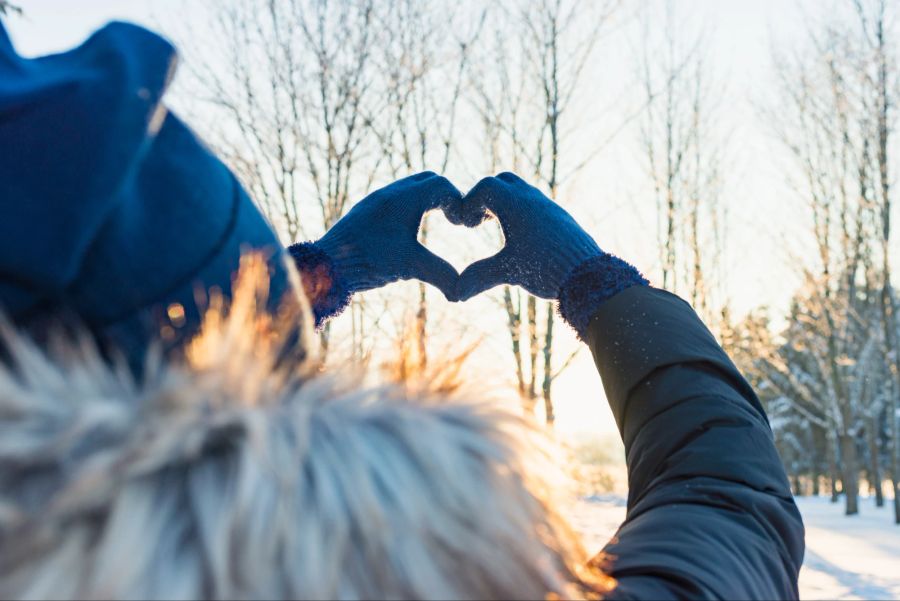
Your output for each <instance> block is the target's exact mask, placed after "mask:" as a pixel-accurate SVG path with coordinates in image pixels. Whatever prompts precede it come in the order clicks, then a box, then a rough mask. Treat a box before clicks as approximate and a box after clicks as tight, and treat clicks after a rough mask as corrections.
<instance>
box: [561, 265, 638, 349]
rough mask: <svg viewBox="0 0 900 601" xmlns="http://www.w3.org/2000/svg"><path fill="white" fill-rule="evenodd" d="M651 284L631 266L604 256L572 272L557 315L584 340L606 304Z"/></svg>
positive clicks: (567, 280)
mask: <svg viewBox="0 0 900 601" xmlns="http://www.w3.org/2000/svg"><path fill="white" fill-rule="evenodd" d="M649 283H650V282H649V281H648V280H647V278H645V277H644V276H643V275H641V272H639V271H638V270H637V269H636V268H635V267H634V266H633V265H631V264H629V263H626V262H625V261H623V260H622V259H620V258H619V257H617V256H615V255H611V254H609V253H603V254H602V255H599V256H597V257H594V258H592V259H588V260H587V261H585V262H583V263H582V264H581V265H579V266H578V267H576V268H575V269H574V270H572V273H571V274H569V276H568V277H567V278H566V281H565V283H563V285H562V287H561V288H560V291H559V297H558V298H559V314H560V316H562V318H563V319H565V320H566V322H567V323H568V324H569V325H570V326H572V328H573V329H574V330H575V332H576V333H577V334H578V339H579V340H584V339H585V336H586V335H587V327H588V324H589V323H590V320H591V317H593V316H594V314H595V313H596V312H597V309H598V308H599V307H600V305H602V304H603V303H604V302H606V301H607V300H609V299H611V298H612V297H613V296H615V295H616V294H618V293H619V292H622V291H623V290H625V289H627V288H631V287H632V286H647V285H648V284H649Z"/></svg>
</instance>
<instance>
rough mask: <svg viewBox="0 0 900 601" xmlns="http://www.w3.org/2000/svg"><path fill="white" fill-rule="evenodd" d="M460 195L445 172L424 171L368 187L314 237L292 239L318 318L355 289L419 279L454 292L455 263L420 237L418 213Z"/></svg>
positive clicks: (346, 299)
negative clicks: (368, 191)
mask: <svg viewBox="0 0 900 601" xmlns="http://www.w3.org/2000/svg"><path fill="white" fill-rule="evenodd" d="M461 197H462V195H461V194H460V192H459V190H457V189H456V188H455V187H454V186H453V184H451V183H450V181H449V180H447V178H445V177H441V176H439V175H436V174H435V173H432V172H430V171H426V172H423V173H419V174H416V175H412V176H409V177H407V178H404V179H401V180H398V181H396V182H394V183H392V184H390V185H389V186H386V187H384V188H381V189H380V190H376V191H375V192H373V193H371V194H370V195H368V196H367V197H365V198H364V199H363V200H361V201H360V202H359V203H357V204H356V206H354V207H353V208H352V209H351V210H350V212H349V213H347V214H346V215H345V216H344V217H343V218H342V219H341V220H340V221H338V222H337V223H336V224H335V225H334V227H332V228H331V229H330V230H328V231H327V232H326V233H325V235H324V236H322V238H320V239H319V240H318V241H316V242H305V243H302V244H296V245H294V246H292V247H290V248H289V249H288V250H289V252H290V253H291V255H292V256H293V258H294V261H295V263H296V264H297V268H298V269H299V270H300V272H301V275H303V276H305V278H304V279H305V281H304V285H305V287H306V291H307V295H308V296H309V297H310V300H311V302H312V305H313V311H314V313H315V317H316V321H317V323H319V324H321V322H322V321H323V320H324V319H325V318H327V317H331V316H333V315H335V314H337V313H339V312H340V311H341V310H342V309H343V308H344V307H345V306H346V305H347V303H348V302H349V300H350V296H351V295H352V294H353V293H354V292H361V291H364V290H370V289H372V288H379V287H381V286H384V285H385V284H389V283H391V282H396V281H397V280H409V279H419V280H422V281H423V282H427V283H429V284H431V285H433V286H435V287H436V288H438V289H439V290H440V291H441V292H443V293H444V296H446V297H448V298H452V297H453V295H454V294H455V289H456V280H457V278H458V277H459V274H458V273H457V271H456V269H454V268H453V266H452V265H450V264H449V263H448V262H447V261H445V260H443V259H441V258H440V257H438V256H437V255H435V254H434V253H432V252H431V251H429V250H428V249H427V248H425V247H424V246H422V245H421V244H420V243H419V241H418V232H419V225H420V223H421V222H422V216H423V215H424V214H425V213H426V212H428V211H431V210H434V209H441V208H445V207H447V206H449V205H450V204H451V203H453V202H458V201H459V199H460V198H461Z"/></svg>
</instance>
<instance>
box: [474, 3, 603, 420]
mask: <svg viewBox="0 0 900 601" xmlns="http://www.w3.org/2000/svg"><path fill="white" fill-rule="evenodd" d="M618 4H619V3H618V2H617V1H615V0H609V1H605V2H591V1H587V0H540V1H539V2H525V1H521V2H516V1H510V2H507V3H503V4H502V5H501V6H500V7H499V8H498V10H496V11H495V12H494V15H493V16H494V22H493V27H494V28H495V29H494V31H495V35H494V36H493V38H492V39H491V44H490V45H489V46H488V47H487V49H486V50H487V56H486V57H485V58H484V65H485V70H484V71H482V72H481V76H482V77H481V79H480V80H479V81H478V82H477V85H476V86H475V87H476V90H477V92H476V101H475V104H476V107H477V109H478V112H479V115H480V117H481V121H482V125H483V127H484V130H485V134H486V135H485V137H486V142H487V146H488V148H489V153H488V154H489V157H490V163H491V167H492V170H497V169H498V168H501V167H502V168H506V169H513V170H516V171H520V172H525V173H526V174H530V175H531V176H532V177H533V179H534V181H535V183H536V184H537V185H538V186H540V187H542V188H544V190H545V191H546V192H547V193H548V195H549V196H550V197H551V198H555V199H557V200H559V196H560V189H561V186H563V185H564V183H565V182H566V180H567V178H569V177H571V176H572V175H574V174H575V173H576V172H577V170H578V169H580V168H581V167H583V166H584V164H585V163H586V162H585V161H584V160H583V159H585V158H586V157H585V156H577V155H575V154H574V153H573V154H572V156H571V157H570V158H569V159H567V158H566V157H568V156H569V155H565V156H564V153H565V152H567V150H566V143H567V142H568V141H569V139H570V138H571V137H573V133H574V132H575V131H576V130H577V128H578V127H579V126H581V125H583V121H581V120H580V119H579V118H578V114H577V113H576V112H571V111H570V109H571V108H572V103H573V100H574V99H575V97H576V92H578V90H579V82H581V81H582V76H583V74H584V70H585V67H586V66H587V65H588V62H589V60H590V58H591V57H592V56H593V54H594V50H595V48H596V46H597V44H598V42H599V40H600V39H601V38H602V35H603V33H604V32H605V30H606V28H607V27H608V26H609V22H610V17H611V16H612V15H613V14H614V12H615V10H616V8H617V7H618ZM504 149H505V150H504ZM588 154H590V153H588ZM565 165H568V166H569V167H571V168H570V169H565ZM523 296H524V298H523ZM523 306H524V309H523ZM503 307H504V310H505V311H506V314H507V325H508V328H509V333H510V340H511V349H512V354H513V357H514V360H515V368H516V377H517V381H518V389H519V391H520V393H522V395H523V400H524V403H525V406H526V408H527V409H529V410H530V409H532V408H534V406H535V404H536V401H537V399H538V394H539V392H538V382H540V396H541V397H542V398H543V401H544V411H545V415H546V420H547V423H548V424H551V425H552V424H553V421H554V419H555V415H554V408H553V396H552V386H553V382H554V380H555V379H556V378H557V377H558V376H559V374H560V373H562V371H564V370H565V368H566V367H568V365H569V364H570V363H571V360H572V358H573V357H574V355H573V356H570V357H569V358H567V359H565V360H564V361H563V362H562V363H561V364H560V365H559V366H557V365H555V363H554V355H553V349H554V324H555V320H556V315H555V310H554V305H553V303H549V302H547V303H545V302H542V301H539V300H538V299H537V298H535V297H534V296H531V295H521V294H520V292H519V291H518V290H513V289H511V288H504V290H503ZM523 327H524V329H525V334H526V337H527V344H523V343H522V338H523V337H522V332H521V329H522V328H523Z"/></svg>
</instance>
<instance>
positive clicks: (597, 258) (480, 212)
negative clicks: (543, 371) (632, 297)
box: [444, 173, 647, 337]
mask: <svg viewBox="0 0 900 601" xmlns="http://www.w3.org/2000/svg"><path fill="white" fill-rule="evenodd" d="M444 213H445V214H446V215H447V218H448V219H449V220H450V221H451V222H453V223H456V224H462V225H466V226H468V227H475V226H477V225H478V224H480V223H481V222H482V221H484V220H485V219H488V218H490V216H491V215H493V216H494V217H496V218H497V219H498V220H499V221H500V227H501V228H502V230H503V235H504V237H505V239H506V245H505V246H504V247H503V249H502V250H501V251H500V252H499V253H497V254H496V255H494V256H493V257H488V258H487V259H483V260H481V261H478V262H476V263H473V264H472V265H470V266H469V267H467V268H466V269H465V270H464V271H463V272H462V274H461V275H460V276H459V281H458V283H457V287H456V298H457V299H458V300H467V299H469V298H471V297H473V296H475V295H476V294H479V293H481V292H483V291H485V290H488V289H490V288H493V287H494V286H499V285H501V284H513V285H517V286H521V287H523V288H525V290H527V291H528V292H530V293H531V294H534V295H535V296H539V297H541V298H548V299H557V300H559V301H560V313H561V314H562V316H563V318H565V319H566V321H567V322H568V323H569V324H570V325H571V326H572V327H573V328H574V329H575V330H576V332H578V334H579V336H581V337H584V335H585V333H586V330H587V324H588V321H589V320H590V318H591V316H592V315H593V314H594V312H595V311H596V309H597V308H598V306H599V305H600V304H601V303H602V302H603V301H605V300H606V299H608V298H611V297H612V296H613V295H615V294H616V293H618V292H620V291H622V290H624V289H625V288H628V287H630V286H634V285H645V284H646V283H647V280H646V279H644V278H643V277H642V276H641V274H640V273H639V272H638V271H637V270H636V269H635V268H634V267H632V266H631V265H629V264H628V263H626V262H624V261H622V260H621V259H618V258H616V257H614V256H612V255H610V254H607V253H604V252H603V251H602V250H600V247H599V246H597V243H596V242H594V239H593V238H591V237H590V236H589V235H588V234H587V232H585V231H584V230H583V229H582V228H581V226H579V225H578V223H576V222H575V220H574V219H573V218H572V216H571V215H569V214H568V213H567V212H566V211H565V210H564V209H563V208H562V207H560V206H559V205H558V204H556V203H555V202H553V201H552V200H550V199H549V198H547V197H546V196H544V194H543V193H541V191H540V190H538V189H537V188H535V187H533V186H530V185H528V184H527V183H525V182H524V181H523V180H522V179H521V178H519V177H518V176H517V175H514V174H512V173H501V174H500V175H498V176H497V177H488V178H485V179H483V180H481V181H480V182H479V183H478V184H477V185H476V186H475V187H474V188H472V190H471V191H470V192H469V193H468V194H467V195H466V196H465V198H463V199H462V200H460V201H459V202H456V203H453V204H452V205H450V206H449V207H448V208H445V209H444Z"/></svg>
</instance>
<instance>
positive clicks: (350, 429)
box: [0, 24, 803, 599]
mask: <svg viewBox="0 0 900 601" xmlns="http://www.w3.org/2000/svg"><path fill="white" fill-rule="evenodd" d="M173 64H174V53H173V51H172V49H171V47H170V46H169V45H168V44H167V43H166V42H164V41H163V40H161V39H160V38H158V37H156V36H155V35H153V34H151V33H149V32H147V31H144V30H142V29H140V28H137V27H134V26H131V25H125V24H112V25H109V26H107V27H105V28H104V29H102V30H100V31H99V32H98V33H96V34H95V35H94V36H92V37H91V38H90V39H89V40H88V41H87V42H86V43H85V44H84V45H83V46H81V47H79V48H76V49H74V50H72V51H71V52H67V53H64V54H60V55H55V56H48V57H42V58H40V59H33V60H26V59H23V58H21V57H19V56H18V55H17V54H16V53H15V51H14V50H13V47H12V44H11V43H10V42H9V39H8V38H7V37H6V35H5V32H3V31H2V29H0V147H2V148H3V160H2V161H0V170H2V171H0V216H2V219H0V305H2V307H3V309H4V311H5V313H6V315H7V316H8V318H9V320H10V321H12V322H13V324H15V325H16V326H17V328H18V329H20V330H24V331H28V332H30V333H31V335H32V336H34V337H35V338H36V339H37V340H38V341H39V345H37V346H36V345H35V344H33V343H32V342H29V340H28V339H27V338H25V337H24V336H23V335H21V334H16V333H13V332H12V331H10V329H9V328H5V333H4V335H3V338H2V340H3V343H2V346H3V347H4V349H5V360H4V361H3V362H2V363H0V596H3V597H15V598H18V597H30V598H31V597H35V598H44V597H53V598H88V597H90V598H93V597H139V598H176V597H177V598H209V597H216V598H233V597H265V598H298V597H302V598H382V597H385V598H386V597H392V598H393V597H397V598H400V597H404V598H426V597H430V598H504V599H506V598H544V597H551V596H562V597H575V596H579V597H585V598H595V597H597V596H605V597H608V598H622V599H625V598H652V599H661V598H712V597H715V598H729V599H732V598H734V599H736V598H765V599H772V598H796V597H797V575H798V572H799V569H800V564H801V562H802V556H803V526H802V523H801V520H800V516H799V514H798V512H797V509H796V506H795V505H794V502H793V499H792V497H791V493H790V490H789V486H788V482H787V479H786V477H785V474H784V471H783V469H782V467H781V464H780V461H779V459H778V456H777V454H776V451H775V448H774V445H773V442H772V437H771V432H770V429H769V426H768V423H767V419H766V416H765V413H764V411H763V409H762V407H761V405H760V403H759V401H758V399H757V398H756V396H755V395H754V393H753V391H752V390H751V389H750V387H749V386H748V385H747V383H746V381H745V380H744V379H743V378H742V377H741V375H740V374H739V373H738V371H737V370H736V369H735V367H734V365H733V364H732V363H731V361H730V360H729V359H728V357H727V356H726V355H725V353H724V352H723V351H722V349H721V348H720V347H719V346H718V344H717V343H716V341H715V339H714V338H713V336H712V335H711V334H710V333H709V331H708V330H707V329H706V328H705V327H704V326H703V324H702V323H701V322H700V320H699V319H698V318H697V316H696V315H695V314H694V312H693V311H692V310H691V308H690V307H689V306H688V305H687V304H686V303H684V302H683V301H681V300H680V299H678V298H677V297H675V296H673V295H671V294H669V293H667V292H664V291H661V290H657V289H654V288H652V287H650V286H649V285H648V283H647V281H646V280H645V279H644V278H643V277H642V276H641V275H640V274H639V273H638V272H637V271H636V270H635V269H634V268H633V267H631V266H630V265H628V264H627V263H625V262H624V261H622V260H620V259H617V258H615V257H613V256H612V255H610V254H607V253H605V252H603V251H602V250H601V249H600V248H599V246H598V245H597V244H596V243H595V241H594V240H593V239H592V238H591V237H590V236H589V235H588V234H587V233H586V232H585V231H584V230H583V229H582V228H581V227H580V226H578V224H577V223H576V222H575V221H574V220H573V219H572V217H571V216H569V215H568V214H567V213H566V212H565V211H564V210H563V209H561V208H560V207H559V206H558V205H556V204H555V203H554V202H553V201H552V200H550V199H548V198H546V197H545V196H544V195H543V194H541V193H540V191H538V190H537V189H535V188H533V187H531V186H529V185H528V184H526V183H525V182H523V181H522V180H521V179H519V178H518V177H517V176H515V175H512V174H508V173H505V174H500V175H498V176H497V177H490V178H486V179H484V180H482V181H481V182H480V183H479V184H478V185H477V186H475V188H473V189H472V190H471V191H470V192H469V193H468V194H466V195H465V196H462V195H461V194H460V193H459V192H458V191H457V190H456V189H455V188H454V187H453V186H452V184H450V182H448V181H447V180H446V179H444V178H443V177H440V176H437V175H435V174H432V173H423V174H419V175H414V176H411V177H408V178H406V179H403V180H400V181H398V182H395V183H393V184H391V185H390V186H387V187H386V188H383V189H381V190H378V191H376V192H374V193H372V194H371V195H370V196H368V197H367V198H365V199H363V200H362V201H361V202H359V203H358V204H357V205H356V206H355V207H354V208H353V209H352V210H351V211H350V212H349V213H348V214H347V215H346V216H345V217H344V218H343V219H342V220H341V221H339V222H338V223H337V224H336V225H335V226H334V227H333V228H332V229H331V230H329V231H328V232H327V233H326V234H325V236H323V238H322V239H320V240H319V241H316V242H312V243H304V244H300V245H296V246H293V247H291V248H290V249H288V251H289V255H290V257H291V258H292V259H293V265H292V266H291V265H287V264H283V263H282V255H283V251H282V250H281V249H280V247H279V245H278V243H277V241H276V238H275V236H274V234H273V233H272V232H271V230H270V229H269V228H268V226H267V225H266V224H265V222H264V220H263V219H262V217H261V216H260V215H259V213H258V212H257V211H256V209H255V208H254V206H253V204H252V202H251V201H250V200H249V198H248V197H247V195H246V193H245V192H244V191H243V190H242V189H241V187H240V186H239V185H238V184H237V182H236V181H235V179H234V178H233V176H232V175H231V174H230V172H228V170H227V169H226V168H225V167H224V166H223V165H222V164H221V163H220V162H219V161H218V160H216V159H215V158H214V157H213V156H212V155H211V154H210V153H209V152H208V151H207V150H206V149H205V148H204V147H203V146H202V145H201V144H200V143H199V142H198V141H197V140H196V139H195V138H194V136H193V135H192V134H191V133H190V131H189V130H188V129H187V128H186V127H185V126H184V125H183V124H182V123H181V122H180V121H179V120H178V119H177V118H176V117H175V116H174V115H172V114H171V113H169V112H168V111H167V110H166V109H165V107H164V106H163V105H162V103H161V99H162V96H163V93H164V91H165V88H166V86H167V84H168V82H169V81H170V78H171V74H172V66H173ZM429 210H442V211H444V213H445V214H446V215H447V217H448V218H449V219H450V220H451V221H453V222H454V223H458V224H463V225H466V226H470V227H472V226H475V225H477V224H479V223H481V222H482V221H483V220H484V219H486V218H496V219H498V220H499V222H500V225H501V226H502V228H503V231H504V234H505V238H506V245H505V247H504V248H503V250H501V251H500V252H499V253H498V254H497V255H495V256H494V257H491V258H488V259H485V260H483V261H479V262H477V263H475V264H473V265H471V266H469V267H468V268H466V269H465V270H464V271H463V273H462V274H457V272H456V271H455V270H454V269H453V268H452V267H451V266H450V265H449V264H447V263H446V262H445V261H443V260H442V259H440V258H439V257H436V256H435V255H433V254H432V253H430V252H429V251H427V250H426V249H425V248H424V247H422V246H421V245H420V244H419V243H418V242H417V239H416V235H417V230H418V226H419V223H420V221H421V217H422V215H423V214H424V213H425V212H426V211H429ZM247 251H258V252H261V253H263V255H264V256H265V257H267V259H259V258H258V257H259V255H258V254H256V255H254V256H256V257H257V258H255V259H247V260H245V261H244V262H243V264H242V263H241V258H240V257H241V253H245V252H247ZM239 267H240V271H241V273H242V277H239V278H238V279H236V280H232V274H233V273H234V272H236V271H238V270H239ZM295 268H296V270H297V271H299V273H300V276H301V278H302V282H303V284H302V289H303V291H304V292H305V297H306V299H308V302H309V303H310V304H311V308H312V312H313V314H314V317H315V319H316V322H317V323H319V324H321V323H323V322H324V320H326V319H328V318H329V317H330V316H332V315H334V314H336V313H337V312H339V311H340V310H341V308H342V307H343V306H345V305H346V304H347V302H348V300H349V298H350V296H351V295H352V294H353V293H355V292H358V291H362V290H367V289H371V288H375V287H378V286H383V285H385V284H387V283H389V282H392V281H396V280H399V279H410V278H417V279H420V280H423V281H426V282H429V283H431V284H433V285H435V286H437V287H438V288H440V289H441V290H442V291H443V292H444V294H445V295H446V296H447V297H448V298H449V299H450V300H454V301H463V300H466V299H468V298H470V297H472V296H474V295H476V294H478V293H480V292H482V291H484V290H487V289H489V288H491V287H493V286H496V285H499V284H514V285H519V286H522V287H523V288H525V289H526V290H528V291H529V292H531V293H533V294H535V295H538V296H541V297H543V298H550V299H556V300H558V301H559V310H560V313H561V315H562V316H563V318H564V319H565V320H566V322H567V323H568V324H569V325H571V326H572V327H573V328H574V329H575V331H576V332H577V333H578V335H579V337H580V339H581V340H582V341H584V343H585V344H587V345H588V346H589V347H590V348H591V351H592V352H593V355H594V358H595V361H596V364H597V367H598V370H599V371H600V375H601V377H602V380H603V384H604V388H605V390H606V396H607V399H608V401H609V403H610V406H611V408H612V410H613V414H614V415H615V418H616V420H617V423H618V426H619V429H620V432H621V434H622V437H623V440H624V442H625V448H626V456H627V463H628V473H629V499H628V514H627V517H626V520H625V522H624V523H623V525H622V527H621V528H620V529H619V531H618V532H617V534H616V536H615V537H614V539H613V541H612V542H611V543H610V544H609V545H608V546H607V547H606V549H605V550H604V552H603V554H602V557H601V558H599V559H597V560H596V561H593V562H591V563H590V564H589V565H588V564H587V562H585V559H586V558H585V557H584V556H583V551H582V550H581V548H580V545H579V544H578V542H577V540H576V538H575V537H574V536H573V535H572V534H571V532H570V531H569V530H568V529H567V527H566V526H565V523H564V520H563V519H562V518H561V517H560V516H559V515H558V514H557V513H556V509H555V505H554V502H553V500H552V492H553V491H552V487H553V483H552V481H550V480H548V479H547V475H546V472H545V471H544V470H543V468H541V467H540V466H541V464H542V462H545V461H546V459H547V455H546V454H544V453H543V451H541V449H540V448H539V445H541V444H543V443H542V442H541V437H540V436H539V435H538V434H537V433H536V432H535V431H534V430H533V429H530V428H529V426H528V425H527V424H525V423H524V422H523V421H522V420H521V419H519V418H517V417H515V416H514V415H511V414H509V413H507V412H504V411H502V410H500V409H498V408H496V407H493V406H491V405H485V404H483V403H477V402H467V401H466V400H465V399H456V400H455V401H453V402H449V403H448V402H438V403H436V402H434V401H435V400H442V399H435V398H434V396H433V395H430V394H428V393H424V392H422V391H421V390H418V391H417V389H413V388H404V387H399V386H398V387H392V386H387V387H380V388H365V387H362V386H361V385H359V384H358V383H357V381H356V380H354V379H353V378H350V377H348V376H346V375H345V374H331V375H324V376H323V375H320V374H317V373H314V369H313V368H311V367H310V362H309V360H308V358H306V359H304V358H298V354H297V353H294V352H293V351H295V350H297V348H299V349H300V350H301V352H300V353H299V355H300V356H303V355H305V352H304V347H303V342H302V340H303V338H302V336H301V337H300V338H299V339H298V337H297V336H296V335H295V333H296V332H295V331H294V325H293V324H296V323H298V322H299V321H302V320H300V319H298V317H297V311H296V307H297V306H299V305H302V304H303V302H302V299H301V297H300V296H299V295H298V292H299V288H298V287H296V286H294V285H293V284H292V274H293V273H294V270H295ZM260 275H263V276H266V277H265V278H263V279H264V280H265V281H266V283H265V284H261V283H260V277H259V276H260ZM198 289H200V290H210V289H214V290H215V292H213V293H212V294H211V295H210V296H209V297H208V298H207V299H205V301H204V302H202V303H198V302H196V300H195V294H196V291H197V290H198ZM204 305H206V306H207V307H208V308H206V310H205V311H204ZM279 307H280V308H281V309H279ZM285 307H287V309H284V308H285ZM165 316H168V318H169V319H168V322H166V323H165V325H164V329H163V330H160V323H161V322H160V319H161V318H163V317H165ZM72 323H77V324H79V327H84V328H85V329H87V330H88V331H89V332H90V334H91V335H92V339H93V340H96V341H98V342H99V343H100V347H101V349H102V351H103V355H102V356H103V358H102V359H101V358H100V357H101V356H100V355H99V354H98V353H97V352H95V351H94V350H93V348H92V347H91V345H89V344H86V343H83V342H82V344H81V345H80V346H76V347H73V346H71V345H65V344H63V345H61V349H62V350H54V349H53V348H52V347H53V346H54V345H52V344H51V342H52V340H53V336H52V334H53V332H55V331H57V329H58V328H60V327H65V326H67V325H69V324H72ZM161 333H162V336H163V338H165V339H166V340H167V341H168V345H169V347H170V348H169V352H168V353H167V354H166V355H165V359H163V358H162V357H161V355H160V354H159V353H157V352H156V351H154V350H152V349H153V341H154V340H156V339H157V338H159V337H160V335H161ZM301 334H302V332H301ZM148 349H151V350H149V351H148ZM286 349H287V350H288V351H291V352H289V353H288V354H286V353H285V350H286ZM118 353H122V354H123V355H124V359H126V360H127V361H128V362H129V363H130V365H131V368H132V371H131V372H127V371H124V370H121V369H118V368H117V366H118V365H120V360H121V359H120V358H118V357H117V355H118ZM313 367H314V366H313ZM598 396H599V395H598Z"/></svg>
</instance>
